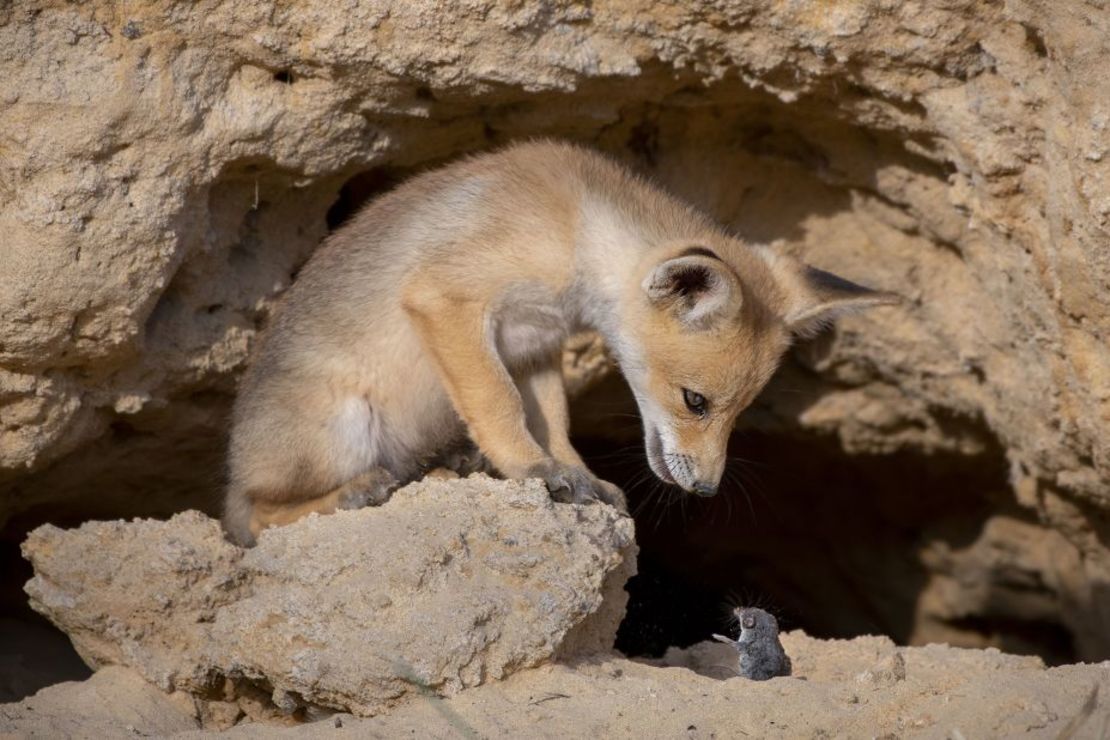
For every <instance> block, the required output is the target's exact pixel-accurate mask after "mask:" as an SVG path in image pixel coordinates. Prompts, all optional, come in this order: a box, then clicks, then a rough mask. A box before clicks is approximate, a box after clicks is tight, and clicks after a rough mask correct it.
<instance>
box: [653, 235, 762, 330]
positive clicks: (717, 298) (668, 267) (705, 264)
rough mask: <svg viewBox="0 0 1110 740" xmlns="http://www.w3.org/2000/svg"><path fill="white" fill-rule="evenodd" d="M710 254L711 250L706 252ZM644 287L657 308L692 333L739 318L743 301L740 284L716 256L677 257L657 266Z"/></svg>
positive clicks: (698, 254) (691, 255) (694, 255)
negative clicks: (717, 323)
mask: <svg viewBox="0 0 1110 740" xmlns="http://www.w3.org/2000/svg"><path fill="white" fill-rule="evenodd" d="M706 251H708V250H706ZM640 287H641V288H642V289H643V291H644V293H646V294H647V297H648V300H650V301H651V302H652V304H654V305H655V306H658V307H660V308H662V309H664V310H667V311H670V312H671V313H673V314H674V315H675V316H676V317H677V318H678V320H679V321H681V322H682V323H683V324H684V325H685V326H686V327H688V328H690V329H695V330H700V329H707V328H709V327H711V326H713V325H714V323H715V322H716V321H718V320H719V319H721V318H723V317H725V316H729V315H735V314H736V312H737V311H739V310H740V304H741V303H742V301H743V298H742V296H741V291H740V281H739V280H737V279H736V275H735V274H733V272H732V270H730V269H729V268H728V266H727V265H726V264H725V263H724V262H722V261H721V260H720V258H718V257H717V256H716V255H714V254H713V253H712V252H709V254H708V255H707V254H702V253H700V252H699V253H697V254H688V255H681V256H678V257H674V258H672V259H669V260H665V261H664V262H661V263H659V264H658V265H656V266H655V269H653V270H652V271H651V272H650V273H649V274H648V276H647V277H646V278H644V281H643V283H641V285H640Z"/></svg>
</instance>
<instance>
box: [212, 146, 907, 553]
mask: <svg viewBox="0 0 1110 740" xmlns="http://www.w3.org/2000/svg"><path fill="white" fill-rule="evenodd" d="M896 300H897V299H896V297H895V296H893V295H892V294H889V293H877V292H873V291H870V290H867V289H866V288H862V287H860V286H858V285H855V284H853V283H850V282H848V281H847V280H843V279H841V278H838V277H836V276H834V275H831V274H829V273H826V272H822V271H820V270H816V269H813V268H811V267H807V266H806V265H804V264H802V263H801V262H798V261H796V260H794V259H790V258H787V257H784V256H780V255H777V254H775V253H773V252H771V251H770V250H767V249H765V248H757V247H753V246H751V245H748V244H745V243H744V242H742V241H740V240H739V239H737V238H735V237H733V236H730V235H729V234H727V233H726V232H725V231H724V230H722V229H721V228H720V227H718V226H716V225H715V224H714V223H713V222H712V221H711V220H710V219H709V218H707V217H706V216H705V215H703V214H701V213H699V212H698V211H697V210H695V209H694V208H693V207H691V206H689V205H687V204H686V203H683V202H682V201H680V200H678V199H676V198H674V197H672V196H670V195H668V194H667V193H664V192H662V191H660V190H659V189H658V188H656V187H654V186H652V185H651V184H649V183H647V182H645V181H644V180H642V179H640V178H638V177H636V176H634V175H632V174H631V173H629V172H628V171H626V170H624V169H623V168H622V167H620V166H619V165H618V164H616V163H615V162H613V161H611V160H609V159H607V158H605V157H603V156H601V155H599V154H596V153H594V152H591V151H589V150H586V149H582V148H579V147H576V146H572V145H569V144H563V143H556V142H531V143H526V144H519V145H516V146H512V147H509V148H507V149H503V150H501V151H498V152H494V153H490V154H485V155H481V156H477V157H473V158H471V159H466V160H463V161H460V162H457V163H455V164H452V165H450V166H447V167H445V168H443V169H440V170H437V171H433V172H429V173H426V174H423V175H420V176H419V177H416V178H414V179H412V180H411V181H409V182H408V183H406V184H404V185H402V186H401V187H399V188H397V189H396V190H394V191H393V192H390V193H388V194H386V195H384V196H382V197H381V198H379V199H378V200H376V201H375V202H373V203H372V204H371V205H369V206H368V207H367V208H365V209H364V210H362V211H361V212H360V213H359V214H358V215H357V216H355V217H354V218H353V219H352V220H351V222H350V223H349V224H347V225H345V226H344V227H343V228H342V229H340V230H338V231H336V232H335V233H334V234H333V235H332V236H330V237H329V238H328V240H327V242H326V243H325V244H324V245H323V246H322V247H321V248H320V249H319V250H318V251H317V252H316V254H314V255H313V257H312V259H311V260H309V262H308V263H307V264H306V265H305V267H304V269H303V271H302V273H301V275H300V276H299V277H298V279H297V280H296V282H295V283H294V284H293V286H292V287H291V288H290V289H289V292H288V294H287V295H286V297H285V299H284V301H283V304H282V305H281V307H280V308H279V310H278V311H277V313H276V315H275V317H274V321H273V323H272V325H271V327H270V328H269V329H268V330H267V331H266V333H265V335H264V336H263V337H262V339H261V341H260V343H259V346H258V348H257V351H256V354H255V356H254V359H253V362H252V364H251V367H250V368H249V369H248V371H247V372H246V374H245V375H244V377H243V380H242V385H241V388H240V392H239V396H238V399H237V401H236V404H235V410H234V419H233V426H232V430H231V450H230V471H229V472H230V481H229V488H228V491H227V501H226V513H225V526H226V528H227V530H228V532H229V534H230V535H231V536H232V537H233V538H234V539H235V540H237V541H239V542H241V543H243V544H250V543H251V542H253V541H254V539H255V538H256V537H257V536H258V533H259V532H260V531H261V530H263V529H265V528H266V527H269V526H275V525H282V524H287V523H290V522H292V521H295V520H296V519H298V518H300V517H302V516H305V515H307V514H308V513H310V512H314V511H315V512H321V513H328V512H331V511H334V510H336V509H342V508H353V507H358V506H364V505H366V504H368V503H376V502H381V501H384V500H385V499H386V498H388V496H389V495H390V493H391V492H392V490H393V488H394V487H396V486H397V485H398V483H399V482H404V481H407V480H411V479H413V478H414V477H416V476H418V475H420V474H421V472H422V471H423V470H424V469H426V466H428V465H429V464H430V461H433V460H436V459H437V456H442V455H444V454H445V453H446V452H448V451H451V450H457V449H461V446H462V445H463V444H465V443H466V442H467V440H468V439H469V440H472V442H473V444H475V445H476V446H477V448H478V450H479V451H480V453H481V455H482V456H484V459H485V461H488V464H490V465H492V467H493V468H495V469H496V470H497V471H498V472H499V473H501V474H502V475H504V476H506V477H510V478H526V477H536V478H542V479H543V480H544V481H545V483H546V485H547V487H548V489H549V490H550V491H551V493H552V496H553V497H554V498H556V499H557V500H561V501H574V502H582V501H589V500H593V499H600V500H602V501H605V502H608V503H611V504H614V505H618V506H622V505H623V500H624V497H623V494H622V492H621V491H620V489H618V488H617V487H616V486H614V485H612V484H611V483H608V482H606V481H603V480H599V479H598V478H597V477H596V476H594V475H593V474H592V473H591V472H590V471H589V470H588V469H587V468H586V466H585V465H584V464H583V462H582V458H580V457H579V456H578V453H577V452H575V450H574V448H573V447H572V446H571V443H570V441H569V439H568V436H567V428H568V419H567V400H566V395H565V392H564V389H563V380H562V376H561V374H560V362H559V358H560V349H561V346H562V343H563V340H564V339H565V338H566V336H567V335H568V333H570V332H572V331H575V330H579V329H583V328H590V329H595V330H597V331H598V332H599V333H600V334H601V335H602V336H603V337H604V339H605V341H606V343H607V344H608V346H609V347H610V348H611V350H612V352H613V354H614V356H615V358H616V360H617V362H618V363H619V365H620V368H621V371H622V372H623V374H624V376H625V378H626V379H627V382H628V384H629V386H631V389H632V392H633V394H634V395H635V398H636V402H637V404H638V405H639V409H640V412H641V415H642V417H643V430H644V442H645V445H646V448H647V459H648V462H649V464H650V466H651V469H652V471H653V472H654V473H655V475H656V476H658V477H659V478H661V479H662V480H663V481H666V482H667V483H672V484H675V485H677V486H680V487H681V488H683V489H685V490H686V491H689V492H692V493H694V494H697V495H701V496H710V495H712V494H713V493H715V491H716V489H717V485H718V483H719V481H720V479H721V474H722V472H723V469H724V465H725V446H726V443H727V441H728V437H729V432H730V431H731V430H732V427H733V422H734V421H735V419H736V416H737V414H739V413H740V411H741V410H742V409H744V408H745V407H746V406H747V405H748V404H749V403H750V402H751V401H752V399H753V397H754V396H755V395H756V394H757V393H758V392H759V391H760V389H761V388H762V387H763V386H764V384H765V383H766V382H767V380H768V379H769V378H770V377H771V374H772V373H773V372H774V371H775V368H776V366H777V365H778V363H779V360H780V358H781V357H782V355H783V353H784V352H785V351H786V349H787V347H788V346H789V345H790V342H791V336H792V335H793V334H798V333H805V332H807V331H812V330H813V329H814V328H815V327H817V326H819V325H820V324H822V323H823V322H825V321H828V320H829V319H830V318H831V317H833V316H835V315H836V314H838V313H841V312H845V311H850V310H854V309H858V308H862V307H866V306H872V305H876V304H884V303H893V302H895V301H896Z"/></svg>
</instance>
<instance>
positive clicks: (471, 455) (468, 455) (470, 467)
mask: <svg viewBox="0 0 1110 740" xmlns="http://www.w3.org/2000/svg"><path fill="white" fill-rule="evenodd" d="M443 467H445V468H447V469H448V470H453V471H455V472H456V473H458V474H459V477H460V478H465V477H467V476H468V475H471V474H472V473H490V472H491V471H492V470H493V466H492V465H490V463H489V460H487V459H486V456H485V455H483V454H482V452H481V450H479V449H478V447H477V445H474V444H466V445H463V446H460V447H459V448H458V449H455V450H452V451H450V452H448V453H447V454H445V455H444V456H443Z"/></svg>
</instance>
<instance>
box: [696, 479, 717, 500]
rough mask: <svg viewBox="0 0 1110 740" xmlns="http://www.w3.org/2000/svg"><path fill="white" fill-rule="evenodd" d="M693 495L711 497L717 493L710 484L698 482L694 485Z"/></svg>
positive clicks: (715, 487) (714, 487)
mask: <svg viewBox="0 0 1110 740" xmlns="http://www.w3.org/2000/svg"><path fill="white" fill-rule="evenodd" d="M694 493H696V494H698V495H699V496H707V497H708V496H713V495H715V494H716V493H717V486H715V485H713V484H712V483H705V482H702V481H698V482H697V483H695V484H694Z"/></svg>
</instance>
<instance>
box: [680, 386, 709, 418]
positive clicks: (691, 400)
mask: <svg viewBox="0 0 1110 740" xmlns="http://www.w3.org/2000/svg"><path fill="white" fill-rule="evenodd" d="M682 400H683V401H685V402H686V408H688V409H690V410H691V411H693V412H694V413H695V414H697V415H698V416H705V396H703V395H702V394H700V393H695V392H694V391H692V390H690V389H689V388H683V389H682Z"/></svg>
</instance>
